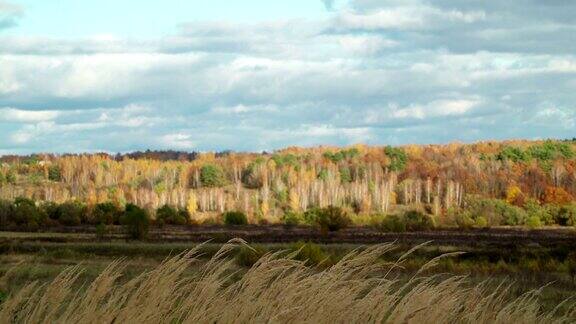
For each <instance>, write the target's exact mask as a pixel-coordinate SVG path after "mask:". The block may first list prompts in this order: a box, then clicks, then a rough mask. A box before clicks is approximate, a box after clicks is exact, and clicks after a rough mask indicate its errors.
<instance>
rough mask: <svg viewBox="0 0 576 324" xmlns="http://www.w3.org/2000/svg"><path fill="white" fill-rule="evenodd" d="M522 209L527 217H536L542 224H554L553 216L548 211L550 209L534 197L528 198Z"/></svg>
mask: <svg viewBox="0 0 576 324" xmlns="http://www.w3.org/2000/svg"><path fill="white" fill-rule="evenodd" d="M524 210H526V214H527V216H528V219H530V218H532V217H538V218H539V219H540V221H541V222H542V224H545V225H552V224H554V216H553V215H552V213H550V211H551V209H550V208H546V207H543V206H541V205H540V203H539V202H538V201H537V200H535V199H528V201H526V203H525V204H524Z"/></svg>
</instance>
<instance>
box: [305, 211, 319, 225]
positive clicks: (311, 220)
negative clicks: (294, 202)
mask: <svg viewBox="0 0 576 324" xmlns="http://www.w3.org/2000/svg"><path fill="white" fill-rule="evenodd" d="M320 212H321V210H320V208H317V207H314V208H310V209H308V210H306V211H305V212H304V222H306V224H309V225H313V224H316V221H317V220H318V215H319V214H320Z"/></svg>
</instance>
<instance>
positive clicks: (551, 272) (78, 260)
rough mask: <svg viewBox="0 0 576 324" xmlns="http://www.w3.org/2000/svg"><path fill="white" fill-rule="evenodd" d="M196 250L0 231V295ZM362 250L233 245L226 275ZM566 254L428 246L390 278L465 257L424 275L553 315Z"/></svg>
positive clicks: (334, 259)
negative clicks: (485, 288) (264, 263)
mask: <svg viewBox="0 0 576 324" xmlns="http://www.w3.org/2000/svg"><path fill="white" fill-rule="evenodd" d="M165 230H167V229H165ZM172 234H173V233H172ZM501 234H502V233H500V235H501ZM495 240H498V239H497V238H495ZM456 242H460V241H459V240H457V241H456ZM493 243H494V244H495V242H493ZM198 245H199V244H198V243H196V242H192V241H191V242H185V241H172V242H160V241H157V240H156V241H155V240H151V241H148V242H135V241H127V240H125V239H123V238H121V237H119V236H114V235H112V236H110V237H109V238H108V239H107V240H105V241H98V240H96V239H95V236H94V234H92V233H21V232H0V275H5V274H7V273H8V275H7V276H5V278H4V279H3V280H2V281H1V282H0V291H1V292H2V296H4V297H3V298H6V296H7V295H12V294H15V293H16V292H18V291H19V290H21V289H22V287H24V286H25V285H26V284H28V283H30V282H33V281H38V282H40V283H47V282H49V281H51V280H53V279H54V278H56V277H57V276H58V274H60V273H61V272H62V271H63V270H65V269H67V268H70V267H74V266H79V267H80V268H81V269H82V272H81V273H80V274H79V278H78V280H77V281H76V282H75V284H74V285H75V287H78V288H80V287H86V286H87V285H88V283H90V282H92V281H93V280H94V279H95V278H96V277H97V276H98V274H100V273H101V272H102V271H103V270H104V269H106V267H107V266H108V265H109V264H110V263H112V262H114V261H116V260H119V259H121V260H122V262H123V264H124V270H123V276H122V277H121V280H122V281H124V282H126V281H127V280H130V279H132V278H135V277H137V276H138V275H139V274H141V273H143V272H146V271H150V270H151V269H154V268H155V267H158V266H159V265H160V264H161V263H162V261H163V260H165V259H166V258H169V257H171V256H175V255H178V254H180V253H182V252H185V251H188V250H190V249H193V248H197V247H198ZM414 245H415V244H412V243H411V242H404V243H402V242H397V243H396V244H395V249H393V250H392V251H389V252H388V253H387V254H386V255H385V256H381V257H379V260H380V261H382V262H393V261H394V260H397V259H398V258H399V257H400V256H401V255H402V254H403V253H405V252H406V251H408V250H409V249H411V248H412V247H414ZM221 246H222V244H220V243H207V244H203V245H201V247H199V256H198V261H197V263H196V265H195V266H192V267H189V268H187V270H186V272H187V273H194V272H195V271H197V268H198V267H200V266H202V264H205V263H206V262H209V260H210V258H212V257H213V256H214V255H215V254H216V253H217V251H218V250H219V249H220V247H221ZM367 246H370V245H365V244H356V243H343V244H315V243H304V241H300V242H295V243H294V242H293V243H256V244H253V245H252V247H253V248H254V250H251V249H247V248H241V247H238V248H236V249H234V250H233V251H231V252H230V258H231V259H232V260H233V263H232V264H231V267H230V269H229V270H230V271H235V277H236V278H240V277H241V276H242V274H243V273H245V272H246V271H248V269H249V268H250V267H251V266H253V264H254V263H255V262H256V261H257V260H258V259H259V258H260V257H261V256H263V255H265V254H266V253H274V252H278V251H286V252H285V253H289V252H294V251H299V254H298V255H297V259H300V260H307V264H308V265H310V266H312V267H314V268H315V269H319V270H322V269H328V268H330V267H331V266H333V265H334V264H337V263H338V262H339V261H341V260H342V258H343V257H344V256H345V255H346V254H348V253H350V252H351V251H353V250H355V249H361V250H362V249H365V248H366V247H367ZM571 249H572V245H571V244H570V242H568V243H567V244H556V245H548V246H547V245H546V244H542V245H541V244H534V243H533V242H531V241H530V240H528V241H526V242H525V244H517V245H515V246H514V248H510V247H509V248H505V249H502V248H501V249H498V248H496V249H495V248H494V247H493V245H492V244H488V243H486V244H478V242H469V244H459V245H449V244H438V243H430V244H427V245H426V246H423V247H421V248H419V249H418V250H417V251H415V252H413V253H412V254H411V256H410V257H409V258H407V259H406V260H404V261H403V264H402V267H401V268H397V269H395V270H394V273H395V275H397V276H398V277H399V278H409V277H410V276H412V275H413V274H414V273H416V272H417V271H418V270H419V269H421V268H422V267H423V266H424V265H425V264H426V263H427V262H428V261H429V260H431V259H433V258H435V257H438V256H440V255H443V254H446V253H453V252H465V253H464V254H462V255H458V256H453V257H450V258H443V259H441V260H440V261H439V262H438V263H437V265H436V266H435V267H433V268H430V269H428V270H426V271H424V272H423V273H424V274H426V275H437V274H452V275H463V276H466V277H467V284H468V285H473V284H479V283H481V282H483V281H486V280H490V285H493V286H494V287H496V286H497V285H498V284H499V283H502V282H505V283H511V287H510V294H511V295H513V296H521V295H522V294H524V293H526V292H528V291H530V290H533V289H538V288H541V287H544V288H543V289H542V291H541V293H540V294H539V302H540V303H541V306H542V307H543V309H545V310H552V309H553V308H554V307H555V306H556V305H558V304H559V303H561V301H563V300H565V299H567V298H571V297H574V296H575V295H576V285H575V283H574V280H573V277H572V275H573V274H572V273H571V269H572V268H571V265H570V263H569V260H568V259H567V255H568V254H569V252H570V251H571Z"/></svg>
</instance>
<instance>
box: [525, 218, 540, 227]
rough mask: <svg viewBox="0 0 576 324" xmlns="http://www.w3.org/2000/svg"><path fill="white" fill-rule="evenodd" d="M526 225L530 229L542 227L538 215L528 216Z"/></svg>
mask: <svg viewBox="0 0 576 324" xmlns="http://www.w3.org/2000/svg"><path fill="white" fill-rule="evenodd" d="M526 226H528V227H529V228H531V229H535V228H539V227H542V221H541V220H540V217H538V216H530V217H529V218H528V219H527V220H526Z"/></svg>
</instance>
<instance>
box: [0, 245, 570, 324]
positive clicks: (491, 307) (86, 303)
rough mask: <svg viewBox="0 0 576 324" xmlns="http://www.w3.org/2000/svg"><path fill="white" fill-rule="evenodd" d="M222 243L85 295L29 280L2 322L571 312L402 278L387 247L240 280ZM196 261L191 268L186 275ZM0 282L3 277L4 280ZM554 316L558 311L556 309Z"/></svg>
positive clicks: (261, 266)
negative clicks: (206, 254)
mask: <svg viewBox="0 0 576 324" xmlns="http://www.w3.org/2000/svg"><path fill="white" fill-rule="evenodd" d="M238 245H245V243H244V242H242V241H239V240H234V241H231V242H229V243H228V244H225V245H223V246H222V248H221V249H220V251H219V252H218V253H216V255H215V256H214V257H213V258H212V259H210V260H209V261H208V262H205V261H200V260H199V259H198V257H199V256H200V255H199V254H200V252H199V251H200V248H201V247H196V248H195V249H193V250H191V251H189V252H186V253H184V254H181V255H178V256H175V257H171V258H169V259H167V260H166V261H164V262H163V263H162V264H160V265H159V266H158V267H156V268H155V269H153V270H150V271H147V272H145V273H142V274H141V275H139V276H137V277H136V278H134V279H131V280H119V279H121V276H122V272H123V270H124V267H123V262H122V261H117V262H113V263H112V264H110V265H109V266H108V267H107V268H106V269H105V270H104V271H103V272H102V273H101V274H100V275H99V276H98V277H97V278H96V279H94V281H93V282H92V283H90V284H89V285H88V286H86V287H84V288H83V289H75V288H74V287H76V286H77V285H76V286H75V285H74V284H75V282H76V281H77V280H78V277H79V275H80V274H81V271H82V270H81V268H79V267H72V268H69V269H67V270H66V271H64V272H62V273H61V274H60V275H59V276H58V277H57V278H55V279H54V280H53V281H52V282H50V283H48V284H45V285H39V284H38V283H30V284H29V285H27V286H25V287H24V288H23V289H21V290H19V291H18V292H16V293H15V294H13V295H12V296H9V298H8V299H7V300H6V301H5V302H3V303H2V304H1V305H0V323H331V324H332V323H539V324H541V323H571V322H574V321H575V320H576V311H575V310H574V307H562V309H563V311H562V312H560V311H558V310H556V311H553V312H544V311H542V310H541V307H540V305H539V302H538V294H539V291H532V292H530V293H528V294H525V295H522V296H520V297H512V296H511V294H510V293H509V288H510V286H509V285H505V284H501V285H499V286H495V285H492V284H489V283H488V282H484V283H481V284H471V283H469V282H468V281H467V278H466V277H463V276H451V275H431V274H428V273H429V271H426V269H428V268H429V267H431V266H433V265H434V263H435V262H436V261H437V260H432V261H431V262H430V264H428V265H426V266H424V268H423V270H422V271H419V272H417V273H416V274H415V275H414V276H412V277H410V278H408V279H400V278H398V277H396V275H395V273H396V274H397V273H398V272H397V271H394V269H397V268H398V267H401V266H402V262H403V261H404V260H406V259H407V258H408V256H406V255H404V256H402V257H401V258H400V259H399V260H398V261H397V262H394V263H386V262H383V261H382V259H381V257H382V255H384V254H386V253H390V251H391V250H393V249H394V245H393V244H382V245H377V246H371V247H367V248H365V249H361V250H355V251H353V252H351V253H350V254H349V255H347V256H346V257H344V258H342V260H341V261H339V262H338V263H336V264H335V265H333V266H331V267H329V268H325V267H324V268H311V267H309V266H307V265H306V262H305V261H298V260H295V259H294V256H295V255H294V254H288V253H286V252H275V253H269V254H266V255H264V256H263V257H262V258H261V259H260V260H259V261H258V262H256V264H254V265H253V266H252V267H251V268H250V269H248V270H247V271H246V272H245V273H243V274H240V273H238V268H237V266H235V264H234V261H233V259H232V258H231V257H230V255H231V253H232V251H233V250H234V249H236V248H237V247H238ZM192 264H197V265H195V267H199V270H198V269H196V268H195V269H194V271H187V270H188V269H189V267H190V266H191V265H192ZM4 279H6V278H4ZM558 309H560V307H559V308H558Z"/></svg>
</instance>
